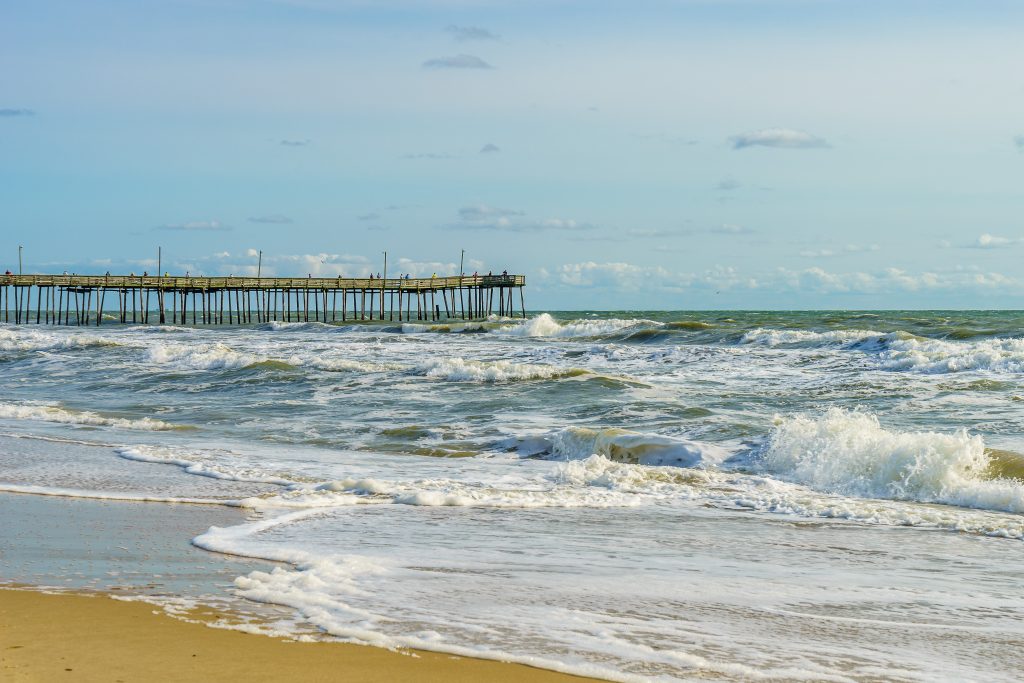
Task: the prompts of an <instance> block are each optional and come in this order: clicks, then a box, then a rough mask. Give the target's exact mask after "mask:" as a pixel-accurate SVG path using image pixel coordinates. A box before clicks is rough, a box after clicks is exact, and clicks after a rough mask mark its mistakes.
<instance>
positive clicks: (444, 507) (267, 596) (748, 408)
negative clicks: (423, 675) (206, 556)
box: [0, 300, 1024, 681]
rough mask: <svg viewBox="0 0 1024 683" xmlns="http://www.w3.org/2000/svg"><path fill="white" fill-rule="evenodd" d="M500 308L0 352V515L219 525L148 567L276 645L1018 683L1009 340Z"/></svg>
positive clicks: (997, 317)
mask: <svg viewBox="0 0 1024 683" xmlns="http://www.w3.org/2000/svg"><path fill="white" fill-rule="evenodd" d="M527 304H529V300H527ZM527 313H528V318H527V319H525V320H523V319H521V318H499V317H494V316H492V317H490V318H488V319H485V320H479V321H462V320H451V321H445V320H442V321H440V322H412V323H409V322H403V323H398V322H397V321H396V322H390V321H373V322H359V323H351V322H346V323H341V322H337V323H330V324H328V323H312V322H311V323H305V322H269V323H263V324H252V325H245V326H191V325H163V326H159V325H146V326H143V325H120V324H113V323H111V322H110V321H108V320H107V319H104V321H103V324H102V325H101V326H99V327H96V326H95V325H93V326H90V327H88V328H86V327H74V326H72V327H54V326H45V325H43V326H36V325H34V324H33V325H20V326H16V325H13V324H0V368H2V369H3V377H4V395H3V397H0V491H8V492H22V493H25V492H28V493H36V494H47V495H53V496H61V497H65V498H81V499H89V500H98V501H109V502H110V504H111V505H114V504H116V501H131V502H135V503H138V504H143V503H144V504H145V505H147V506H166V505H175V504H180V503H182V502H189V503H193V504H205V505H210V506H216V507H222V506H227V507H232V508H240V509H242V510H244V511H246V513H247V514H248V517H247V518H246V519H245V520H244V521H241V522H239V523H237V524H226V523H225V522H224V521H223V520H222V519H221V520H218V521H216V524H215V522H214V521H211V522H210V524H211V525H212V526H211V528H210V529H209V530H208V531H205V532H203V533H201V534H199V535H198V536H195V537H194V538H192V539H189V538H187V537H183V538H181V539H180V543H181V544H182V545H183V546H186V547H187V544H188V543H189V542H190V541H191V543H192V545H193V547H194V548H199V549H202V550H203V551H204V552H209V553H217V554H229V555H232V556H236V557H242V558H251V559H252V560H255V561H266V562H271V563H275V564H274V565H266V566H262V567H261V568H259V569H255V570H253V571H245V572H240V573H239V575H238V576H236V577H233V582H232V584H231V585H230V586H229V587H227V588H224V589H222V590H221V592H222V593H223V594H218V593H217V591H215V590H213V589H210V588H209V587H208V586H207V587H203V588H202V589H201V590H200V589H199V588H195V587H193V588H189V586H188V584H186V583H182V584H181V585H180V586H178V588H177V589H176V590H177V591H178V593H177V594H176V595H175V597H176V598H177V599H180V600H182V601H186V602H188V601H197V602H211V601H216V600H221V599H223V598H224V597H225V596H226V595H230V596H231V597H232V599H234V600H238V601H251V602H255V603H260V604H268V603H269V604H273V605H277V606H280V607H282V608H286V609H287V610H288V613H289V614H294V617H293V618H291V619H281V620H280V621H278V622H275V623H274V625H273V626H274V628H275V629H277V631H278V632H281V633H289V632H292V633H294V634H298V633H308V631H309V629H310V628H312V629H314V630H315V631H317V632H318V633H320V634H321V635H322V636H323V637H331V638H339V639H343V640H348V641H355V642H362V643H368V644H372V645H378V646H383V647H414V648H424V649H429V650H437V651H440V652H449V653H453V654H462V655H469V656H479V657H486V658H497V659H505V660H510V661H517V662H524V663H528V664H532V665H535V666H541V667H546V668H551V669H556V670H560V671H568V672H575V673H580V674H586V675H593V676H598V677H602V678H606V679H609V680H619V681H641V680H652V679H653V680H691V679H693V678H698V677H706V678H720V679H726V680H749V679H784V680H815V681H817V680H834V681H869V680H878V679H887V680H906V681H934V680H963V679H965V678H971V679H978V680H980V679H985V680H1007V681H1009V680H1013V679H1015V678H1016V677H1017V676H1018V675H1019V671H1020V670H1021V669H1022V668H1024V654H1021V653H1020V651H1019V650H1020V648H1019V647H1017V646H1016V644H1018V643H1019V642H1020V639H1021V638H1022V637H1024V617H1022V615H1024V598H1022V597H1020V596H1019V595H1018V593H1019V591H1014V590H1012V588H1013V586H1014V585H1015V584H1014V582H1013V579H1014V577H1016V576H1019V575H1021V573H1022V572H1024V555H1022V554H1021V552H1020V551H1021V548H1024V546H1021V545H1020V544H1021V541H1022V540H1024V381H1022V380H1024V312H1021V311H1014V310H798V311H793V310H785V311H784V310H779V311H772V310H758V311H749V310H746V311H745V310H716V311H711V310H707V311H703V310H687V311H642V310H625V311H621V310H620V311H586V310H583V311H550V312H536V311H533V310H531V309H530V308H529V306H527ZM130 508H131V506H126V507H125V513H124V514H126V515H128V514H130ZM214 509H216V508H214ZM211 557H212V556H211ZM19 566H22V565H20V564H19ZM58 573H59V572H58ZM31 578H32V577H31V576H28V575H14V576H10V575H6V576H0V580H4V581H23V582H24V581H27V580H28V579H31ZM85 578H88V577H79V576H74V575H71V574H70V573H69V574H68V575H66V576H64V575H58V576H55V577H54V580H60V581H62V582H63V584H62V585H68V586H71V587H74V586H76V585H80V584H82V585H84V583H83V582H84V581H85ZM92 585H94V584H92ZM124 590H126V592H128V593H129V594H137V595H141V596H144V597H145V596H147V595H148V594H147V591H146V588H145V587H144V586H141V585H140V586H134V587H127V588H126V589H124ZM149 597H152V596H151V595H150V596H149ZM996 652H997V653H999V656H989V654H990V653H996Z"/></svg>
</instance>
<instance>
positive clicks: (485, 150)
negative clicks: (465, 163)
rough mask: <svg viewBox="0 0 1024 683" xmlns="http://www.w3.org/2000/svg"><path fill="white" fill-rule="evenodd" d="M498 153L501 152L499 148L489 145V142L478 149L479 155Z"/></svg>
mask: <svg viewBox="0 0 1024 683" xmlns="http://www.w3.org/2000/svg"><path fill="white" fill-rule="evenodd" d="M500 151H501V148H500V147H498V146H497V145H493V144H491V143H489V142H488V143H487V144H486V145H484V146H483V147H481V148H480V153H481V154H496V153H497V152H500Z"/></svg>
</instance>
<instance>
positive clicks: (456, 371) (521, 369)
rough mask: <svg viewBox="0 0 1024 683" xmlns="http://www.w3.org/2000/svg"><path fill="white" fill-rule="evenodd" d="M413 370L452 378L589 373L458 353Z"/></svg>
mask: <svg viewBox="0 0 1024 683" xmlns="http://www.w3.org/2000/svg"><path fill="white" fill-rule="evenodd" d="M413 372H414V373H416V374H419V375H423V376H424V377H427V378H430V379H445V380H449V381H452V382H512V381H517V380H538V379H560V378H563V377H579V376H581V375H586V374H590V373H589V371H588V370H582V369H579V368H558V367H555V366H553V365H535V364H528V363H513V362H511V361H507V360H496V361H478V360H466V359H464V358H458V357H456V358H442V359H438V360H431V361H427V362H426V363H422V364H420V365H419V366H417V367H416V368H415V369H414V370H413Z"/></svg>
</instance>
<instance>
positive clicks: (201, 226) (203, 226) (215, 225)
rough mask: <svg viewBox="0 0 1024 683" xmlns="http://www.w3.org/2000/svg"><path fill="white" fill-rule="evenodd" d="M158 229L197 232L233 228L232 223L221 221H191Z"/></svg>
mask: <svg viewBox="0 0 1024 683" xmlns="http://www.w3.org/2000/svg"><path fill="white" fill-rule="evenodd" d="M156 229H157V230H179V231H197V232H204V231H205V232H223V231H226V230H231V229H232V228H231V226H230V225H224V224H223V223H221V222H220V221H190V222H188V223H168V224H165V225H160V226H157V228H156Z"/></svg>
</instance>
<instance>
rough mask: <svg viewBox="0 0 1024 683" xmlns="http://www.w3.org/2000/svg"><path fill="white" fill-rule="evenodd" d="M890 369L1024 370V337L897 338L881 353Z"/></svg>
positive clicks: (1006, 371) (884, 362)
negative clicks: (954, 339) (966, 339)
mask: <svg viewBox="0 0 1024 683" xmlns="http://www.w3.org/2000/svg"><path fill="white" fill-rule="evenodd" d="M879 363H880V364H881V366H882V367H884V368H886V369H888V370H909V371H913V372H922V373H933V374H945V373H953V372H967V371H970V370H989V371H992V372H1000V373H1021V372H1024V338H1021V337H1016V338H1013V339H983V340H973V341H945V340H940V339H919V338H909V339H896V340H893V341H890V342H889V343H888V344H887V345H886V348H885V349H884V350H882V351H881V353H880V354H879Z"/></svg>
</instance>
